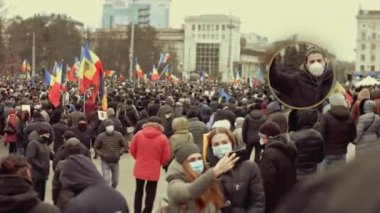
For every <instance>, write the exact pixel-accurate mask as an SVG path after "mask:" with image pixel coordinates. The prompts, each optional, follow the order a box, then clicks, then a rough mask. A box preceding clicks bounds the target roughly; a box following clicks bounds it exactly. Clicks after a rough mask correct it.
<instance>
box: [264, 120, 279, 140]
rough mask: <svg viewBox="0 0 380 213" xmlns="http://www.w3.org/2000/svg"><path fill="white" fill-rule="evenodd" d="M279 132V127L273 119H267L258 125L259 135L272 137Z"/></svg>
mask: <svg viewBox="0 0 380 213" xmlns="http://www.w3.org/2000/svg"><path fill="white" fill-rule="evenodd" d="M280 133H281V130H280V127H279V126H278V125H277V124H276V123H275V122H273V121H267V122H265V123H264V124H262V125H261V126H260V129H259V135H261V136H265V137H269V138H273V137H275V136H277V135H279V134H280Z"/></svg>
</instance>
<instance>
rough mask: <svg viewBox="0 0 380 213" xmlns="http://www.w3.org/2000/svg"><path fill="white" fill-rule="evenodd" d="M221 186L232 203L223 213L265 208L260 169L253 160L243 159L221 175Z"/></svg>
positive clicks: (256, 210)
mask: <svg viewBox="0 0 380 213" xmlns="http://www.w3.org/2000/svg"><path fill="white" fill-rule="evenodd" d="M220 188H221V189H222V192H223V195H224V198H225V200H226V201H227V202H228V201H229V202H228V203H229V204H230V205H229V206H228V207H226V208H223V209H221V210H222V213H240V212H249V213H259V212H264V209H265V194H264V188H263V183H262V180H261V173H260V169H259V167H258V166H257V164H256V163H255V162H253V161H249V160H246V161H242V162H239V163H237V164H236V165H235V167H234V168H233V169H232V170H231V172H228V173H226V174H223V175H222V176H221V177H220Z"/></svg>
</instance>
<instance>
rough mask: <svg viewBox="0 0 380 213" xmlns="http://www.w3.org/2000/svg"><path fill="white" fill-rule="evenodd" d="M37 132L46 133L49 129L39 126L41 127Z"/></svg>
mask: <svg viewBox="0 0 380 213" xmlns="http://www.w3.org/2000/svg"><path fill="white" fill-rule="evenodd" d="M37 133H38V134H39V135H43V134H47V133H50V130H49V129H48V128H46V127H44V126H42V127H41V129H39V130H37Z"/></svg>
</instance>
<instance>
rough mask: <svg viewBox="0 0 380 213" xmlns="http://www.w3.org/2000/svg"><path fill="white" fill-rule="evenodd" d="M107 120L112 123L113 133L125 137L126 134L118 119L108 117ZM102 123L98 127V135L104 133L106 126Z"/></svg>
mask: <svg viewBox="0 0 380 213" xmlns="http://www.w3.org/2000/svg"><path fill="white" fill-rule="evenodd" d="M108 119H111V120H112V121H113V124H114V126H115V131H118V132H120V133H121V134H122V135H125V134H126V133H127V130H126V129H125V128H123V125H122V124H121V121H120V120H119V119H118V118H116V117H115V116H110V117H109V118H108ZM104 121H105V120H104ZM104 121H102V122H101V123H100V125H99V128H98V135H99V134H100V133H102V132H104V131H106V126H105V125H104Z"/></svg>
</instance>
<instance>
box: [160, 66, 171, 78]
mask: <svg viewBox="0 0 380 213" xmlns="http://www.w3.org/2000/svg"><path fill="white" fill-rule="evenodd" d="M164 74H165V76H166V77H168V75H169V64H167V65H166V66H165V67H164V69H163V70H162V72H161V75H160V79H161V77H162V76H163V75H164Z"/></svg>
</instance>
